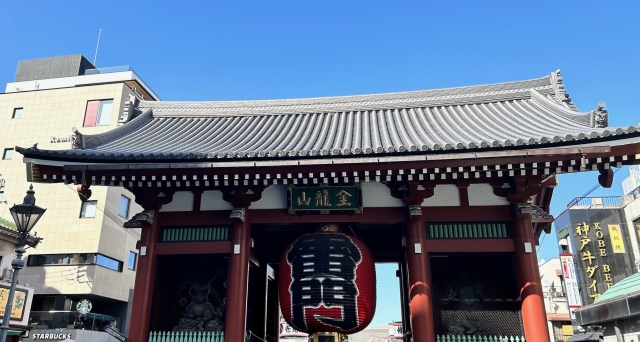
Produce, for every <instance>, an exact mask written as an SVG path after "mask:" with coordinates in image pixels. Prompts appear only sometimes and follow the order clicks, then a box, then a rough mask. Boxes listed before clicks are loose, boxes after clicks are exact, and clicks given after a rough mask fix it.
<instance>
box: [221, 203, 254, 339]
mask: <svg viewBox="0 0 640 342" xmlns="http://www.w3.org/2000/svg"><path fill="white" fill-rule="evenodd" d="M231 219H232V221H233V233H232V236H231V239H232V240H231V243H232V245H233V250H232V251H231V255H230V258H229V259H230V260H229V280H228V283H227V284H228V286H227V313H226V319H225V320H226V323H225V327H224V340H225V342H244V340H245V330H246V319H247V283H248V279H249V255H250V253H251V225H250V224H249V222H248V220H247V211H246V210H245V208H240V209H234V210H233V211H232V212H231Z"/></svg>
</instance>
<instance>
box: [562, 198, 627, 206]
mask: <svg viewBox="0 0 640 342" xmlns="http://www.w3.org/2000/svg"><path fill="white" fill-rule="evenodd" d="M619 205H621V202H620V197H619V196H606V197H576V198H574V199H573V200H572V201H571V202H569V204H567V208H571V207H574V206H580V207H615V206H619Z"/></svg>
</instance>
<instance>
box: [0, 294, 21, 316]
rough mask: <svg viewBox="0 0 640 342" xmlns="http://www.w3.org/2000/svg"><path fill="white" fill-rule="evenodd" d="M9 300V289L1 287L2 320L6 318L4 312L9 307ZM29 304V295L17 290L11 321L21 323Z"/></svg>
mask: <svg viewBox="0 0 640 342" xmlns="http://www.w3.org/2000/svg"><path fill="white" fill-rule="evenodd" d="M8 298H9V289H8V288H5V287H0V318H1V317H4V310H5V308H6V307H7V299H8ZM26 303H27V293H26V292H25V291H21V290H17V289H16V292H15V293H14V295H13V306H11V319H12V320H17V321H21V320H22V318H23V315H24V310H25V305H26Z"/></svg>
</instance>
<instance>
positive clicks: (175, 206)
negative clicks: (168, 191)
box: [160, 191, 193, 212]
mask: <svg viewBox="0 0 640 342" xmlns="http://www.w3.org/2000/svg"><path fill="white" fill-rule="evenodd" d="M192 209H193V192H191V191H176V193H174V194H173V199H172V200H171V203H168V204H165V205H163V206H162V208H160V212H172V211H191V210H192Z"/></svg>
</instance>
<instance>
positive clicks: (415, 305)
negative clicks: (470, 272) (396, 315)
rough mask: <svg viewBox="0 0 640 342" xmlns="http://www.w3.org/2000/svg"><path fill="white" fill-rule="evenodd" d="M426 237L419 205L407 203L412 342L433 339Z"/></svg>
mask: <svg viewBox="0 0 640 342" xmlns="http://www.w3.org/2000/svg"><path fill="white" fill-rule="evenodd" d="M426 247H427V239H426V229H425V227H424V221H423V220H422V210H421V208H420V205H411V206H409V221H408V222H407V227H406V250H405V251H406V256H407V266H408V269H409V301H410V307H409V311H410V314H411V331H412V332H413V341H416V342H417V341H420V342H435V340H436V339H435V331H434V326H433V308H432V304H431V300H432V296H431V278H430V272H429V257H428V255H427V250H426Z"/></svg>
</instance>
